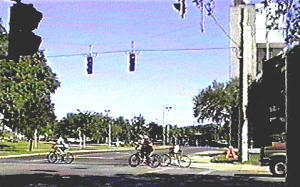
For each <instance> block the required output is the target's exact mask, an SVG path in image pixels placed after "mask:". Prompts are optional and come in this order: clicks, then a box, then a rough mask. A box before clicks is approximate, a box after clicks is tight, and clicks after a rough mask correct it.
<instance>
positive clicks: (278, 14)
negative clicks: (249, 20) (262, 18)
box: [262, 0, 300, 44]
mask: <svg viewBox="0 0 300 187" xmlns="http://www.w3.org/2000/svg"><path fill="white" fill-rule="evenodd" d="M262 3H263V4H264V8H265V9H266V11H267V25H266V28H267V29H269V30H271V29H275V30H278V29H282V28H283V29H284V30H285V33H284V35H285V41H286V43H287V44H291V43H293V42H294V41H299V40H300V1H299V0H296V1H293V0H263V1H262ZM272 3H275V4H276V7H275V10H274V11H272V8H271V4H272ZM282 25H284V26H282Z"/></svg>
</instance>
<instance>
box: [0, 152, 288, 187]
mask: <svg viewBox="0 0 300 187" xmlns="http://www.w3.org/2000/svg"><path fill="white" fill-rule="evenodd" d="M207 149H211V148H199V147H186V148H184V153H185V154H192V153H196V152H201V151H206V150H207ZM166 151H167V150H163V151H161V150H158V151H156V152H157V153H163V152H166ZM132 153H134V151H119V152H102V153H86V154H80V155H76V158H75V162H74V163H72V164H64V163H56V164H50V163H48V162H47V160H46V159H45V157H29V158H18V159H16V158H15V159H2V160H0V165H1V170H0V172H1V176H0V186H8V187H10V186H122V187H123V186H193V185H199V184H201V185H203V186H249V187H250V186H251V187H253V186H284V183H282V182H281V181H282V180H281V179H276V178H272V177H270V176H261V175H255V174H251V175H249V174H245V173H243V172H241V171H234V172H233V171H217V170H213V169H208V168H201V167H200V168H199V167H194V166H193V164H192V165H191V167H190V168H179V167H177V166H175V165H174V166H170V167H158V168H155V169H153V168H149V167H148V166H145V165H142V166H138V167H136V168H135V167H130V166H129V165H128V158H129V156H130V155H131V154H132ZM269 178H270V180H269ZM260 179H263V180H260Z"/></svg>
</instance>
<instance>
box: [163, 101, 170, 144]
mask: <svg viewBox="0 0 300 187" xmlns="http://www.w3.org/2000/svg"><path fill="white" fill-rule="evenodd" d="M165 109H166V110H167V111H170V110H171V109H172V107H171V106H168V105H166V106H164V107H163V145H166V127H165Z"/></svg>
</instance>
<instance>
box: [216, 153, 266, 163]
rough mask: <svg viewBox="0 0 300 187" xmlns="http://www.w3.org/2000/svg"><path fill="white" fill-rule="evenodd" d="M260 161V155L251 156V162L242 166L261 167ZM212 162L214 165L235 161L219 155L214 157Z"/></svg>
mask: <svg viewBox="0 0 300 187" xmlns="http://www.w3.org/2000/svg"><path fill="white" fill-rule="evenodd" d="M259 159H260V155H259V154H249V160H248V161H247V162H244V163H242V164H250V165H260V162H259ZM211 162H214V163H232V162H233V161H230V160H227V159H226V158H225V155H218V156H216V157H214V158H213V159H212V160H211ZM235 162H236V161H235Z"/></svg>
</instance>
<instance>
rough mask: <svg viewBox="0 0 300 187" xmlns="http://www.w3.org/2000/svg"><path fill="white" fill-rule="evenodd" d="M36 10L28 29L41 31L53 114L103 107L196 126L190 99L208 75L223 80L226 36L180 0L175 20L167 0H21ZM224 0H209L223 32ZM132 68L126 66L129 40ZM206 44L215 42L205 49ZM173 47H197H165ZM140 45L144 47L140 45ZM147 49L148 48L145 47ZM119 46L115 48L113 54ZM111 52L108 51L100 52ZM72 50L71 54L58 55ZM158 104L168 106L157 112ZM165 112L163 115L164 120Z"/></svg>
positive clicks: (0, 11)
mask: <svg viewBox="0 0 300 187" xmlns="http://www.w3.org/2000/svg"><path fill="white" fill-rule="evenodd" d="M22 2H23V3H32V4H33V5H34V7H35V8H36V9H37V10H38V11H40V12H42V13H43V19H42V21H41V22H40V24H39V27H38V29H36V30H35V31H34V32H35V34H37V35H39V36H41V37H42V44H41V46H40V49H42V50H45V54H46V57H47V60H48V61H47V64H48V65H49V66H50V67H51V68H52V71H53V72H54V73H56V74H57V77H58V79H59V81H60V82H61V87H60V88H58V89H57V91H56V93H55V94H53V95H52V101H53V102H54V103H55V114H56V115H57V117H58V119H60V118H62V117H64V116H66V114H67V113H70V112H73V113H77V109H79V110H80V111H92V112H102V113H104V111H105V110H110V112H109V115H110V116H112V117H119V116H124V117H125V118H127V119H132V118H133V117H134V116H138V115H139V114H141V115H142V116H143V117H144V118H145V119H146V122H152V121H153V122H157V123H159V124H163V123H164V124H167V123H169V124H172V125H178V126H187V125H197V121H196V119H195V118H194V116H193V107H194V105H193V97H194V96H195V95H197V94H198V93H199V92H200V91H201V90H202V89H204V88H206V87H207V86H209V85H211V83H212V82H213V81H214V80H217V81H219V82H227V81H228V80H229V75H230V72H229V69H230V61H229V59H230V58H229V54H230V49H229V39H228V37H226V35H225V34H224V33H223V32H222V30H221V29H220V28H219V27H218V26H217V24H216V23H215V22H214V21H213V19H212V18H211V17H209V16H207V15H205V17H204V20H205V21H204V23H205V27H204V28H205V31H204V32H201V31H200V30H201V27H200V22H201V12H200V9H198V8H197V7H196V6H194V4H192V1H191V0H190V1H189V0H188V1H187V6H188V7H187V14H186V18H185V19H181V17H180V16H179V14H178V12H176V11H174V9H173V8H172V4H173V3H175V1H174V0H98V1H96V0H23V1H22ZM12 5H13V2H11V1H3V0H1V1H0V17H1V18H2V22H3V24H4V25H5V26H6V28H8V23H9V8H10V6H12ZM230 5H232V1H231V0H216V4H215V9H214V16H215V18H216V19H217V21H218V22H219V24H220V25H222V27H223V28H224V29H225V31H226V32H227V33H229V17H228V16H229V7H230ZM132 41H134V43H135V49H136V50H137V51H138V50H141V51H140V52H138V54H137V64H136V71H135V72H129V71H128V53H127V52H125V51H128V52H129V51H130V50H131V42H132ZM90 45H92V52H94V53H97V55H96V56H94V72H93V74H92V75H88V74H87V73H86V68H87V67H86V63H87V62H86V58H87V56H86V55H82V54H87V53H89V52H90V47H89V46H90ZM210 48H222V49H217V50H209V49H210ZM173 49H204V50H198V51H184V50H179V51H176V50H175V51H172V50H173ZM143 50H144V51H143ZM152 50H153V51H152ZM116 51H122V52H116ZM105 52H114V53H105ZM69 54H78V55H74V56H63V55H69ZM165 106H171V107H172V109H171V110H169V111H167V110H164V107H165ZM163 116H164V120H163Z"/></svg>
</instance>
